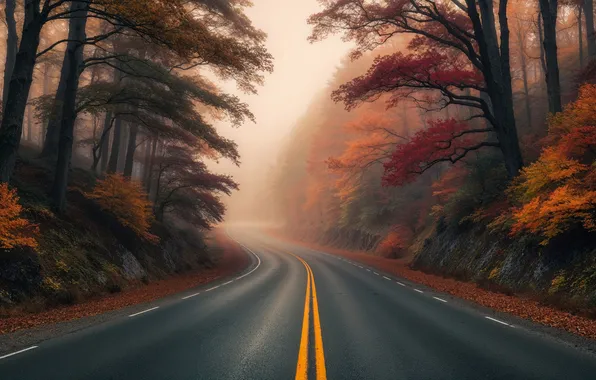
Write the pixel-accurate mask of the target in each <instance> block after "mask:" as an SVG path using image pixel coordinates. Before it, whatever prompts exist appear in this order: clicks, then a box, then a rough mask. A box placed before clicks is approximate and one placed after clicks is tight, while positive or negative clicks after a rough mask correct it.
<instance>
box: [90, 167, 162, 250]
mask: <svg viewBox="0 0 596 380" xmlns="http://www.w3.org/2000/svg"><path fill="white" fill-rule="evenodd" d="M86 196H87V197H88V198H89V199H93V200H94V201H95V202H97V204H98V205H99V206H100V207H101V208H102V209H103V210H105V211H107V212H109V213H111V214H112V215H114V216H115V217H116V219H118V221H119V222H120V223H121V224H122V225H123V226H125V227H128V228H130V229H131V230H133V231H134V232H135V233H136V234H137V235H139V236H141V237H143V238H144V239H146V240H149V241H151V242H152V243H154V244H156V243H157V242H158V241H159V238H158V237H157V236H155V235H152V234H151V233H149V229H150V227H151V222H152V221H153V211H152V206H151V202H150V201H149V199H148V198H147V193H145V191H144V190H143V188H142V186H141V183H140V182H138V181H133V180H129V179H126V178H125V177H124V176H122V175H121V174H108V175H107V176H106V178H105V179H103V180H99V181H97V184H96V185H95V188H94V189H93V191H92V192H91V193H87V194H86Z"/></svg>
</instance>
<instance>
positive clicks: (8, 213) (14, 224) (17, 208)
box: [0, 183, 39, 249]
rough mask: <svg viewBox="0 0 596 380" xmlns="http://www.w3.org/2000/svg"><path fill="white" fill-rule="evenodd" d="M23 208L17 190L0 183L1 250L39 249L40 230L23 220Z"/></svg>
mask: <svg viewBox="0 0 596 380" xmlns="http://www.w3.org/2000/svg"><path fill="white" fill-rule="evenodd" d="M22 211H23V206H21V205H20V204H19V197H18V196H17V193H16V190H14V189H12V190H11V189H9V188H8V185H7V184H6V183H0V248H1V249H11V248H14V247H31V248H36V247H37V241H36V240H35V236H36V235H37V234H38V233H39V229H38V228H37V226H36V225H35V224H32V223H30V222H29V221H28V220H27V219H24V218H21V216H20V215H21V212H22Z"/></svg>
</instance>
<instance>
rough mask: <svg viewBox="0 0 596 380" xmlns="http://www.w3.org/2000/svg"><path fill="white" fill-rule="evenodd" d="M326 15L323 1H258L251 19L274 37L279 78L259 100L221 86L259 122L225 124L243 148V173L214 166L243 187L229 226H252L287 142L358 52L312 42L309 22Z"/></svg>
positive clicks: (270, 43) (270, 79)
mask: <svg viewBox="0 0 596 380" xmlns="http://www.w3.org/2000/svg"><path fill="white" fill-rule="evenodd" d="M319 10H320V5H319V3H318V1H317V0H301V1H299V2H296V1H279V0H254V6H253V7H252V8H248V9H247V11H246V14H247V15H248V17H249V18H250V19H251V20H252V21H253V24H254V25H255V27H257V28H259V29H261V30H263V31H264V32H266V33H267V34H268V38H267V43H266V46H267V49H268V50H269V52H270V53H271V54H272V55H273V56H274V57H275V61H274V65H275V69H274V72H273V74H271V75H268V76H266V78H265V85H264V86H263V87H261V88H259V93H258V94H257V95H247V94H244V93H242V92H241V91H238V90H237V89H236V87H235V84H233V83H225V84H222V85H221V86H220V88H221V89H222V90H223V91H224V92H229V93H233V94H235V95H237V96H238V97H239V98H240V99H241V100H242V101H244V102H246V103H247V104H248V106H249V108H250V110H251V111H252V112H253V113H254V115H255V117H256V120H257V122H256V124H252V123H250V122H248V123H245V124H244V125H243V126H241V127H240V128H230V127H229V125H225V124H220V125H219V126H218V127H219V128H218V130H219V131H220V133H221V134H222V135H223V136H225V137H228V138H230V139H232V140H234V141H236V142H237V144H238V148H239V152H240V155H241V165H240V166H239V167H237V166H235V165H234V164H232V163H230V162H229V161H225V160H224V161H221V162H220V163H219V164H215V165H214V170H215V171H216V172H223V173H229V174H231V175H233V177H234V179H235V180H236V181H237V182H238V183H239V184H240V191H236V192H234V193H233V194H232V196H231V197H229V198H227V199H226V200H225V202H226V204H227V205H228V211H227V213H226V221H239V220H251V219H252V218H251V215H252V214H253V213H254V207H258V205H257V204H255V202H254V201H253V200H254V199H255V198H257V197H258V192H260V191H261V188H262V187H261V186H260V184H261V183H262V182H263V181H264V180H265V178H266V176H267V174H268V173H269V169H270V168H271V165H273V164H274V163H275V160H276V158H277V155H278V154H279V152H280V148H281V147H282V146H283V142H284V138H285V137H286V136H288V134H289V133H290V131H291V130H292V128H293V126H294V125H295V122H296V120H297V119H298V118H300V116H302V115H303V114H304V113H305V112H306V110H307V108H308V106H309V104H310V103H311V102H312V100H313V98H314V97H315V96H316V95H317V94H318V93H319V92H320V91H322V90H323V88H324V87H325V85H326V84H327V82H328V80H329V78H330V77H331V76H332V75H333V73H334V72H335V71H336V70H337V68H338V66H339V65H340V63H341V61H342V59H343V58H344V57H345V56H346V54H347V53H348V50H349V49H350V47H351V46H352V45H351V44H349V43H345V42H343V41H342V40H341V38H340V37H339V36H335V37H332V38H328V39H326V40H325V41H323V42H318V43H315V44H311V43H309V42H308V41H307V37H308V36H309V35H310V33H311V32H312V27H311V26H309V25H307V18H308V17H309V16H310V15H311V14H313V13H316V12H317V11H319Z"/></svg>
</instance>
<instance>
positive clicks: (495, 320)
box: [484, 316, 511, 327]
mask: <svg viewBox="0 0 596 380" xmlns="http://www.w3.org/2000/svg"><path fill="white" fill-rule="evenodd" d="M484 318H486V319H490V320H491V321H493V322H497V323H500V324H502V325H505V326H509V327H511V325H510V324H509V323H505V322H503V321H499V320H498V319H495V318H491V317H488V316H484Z"/></svg>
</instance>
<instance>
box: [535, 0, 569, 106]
mask: <svg viewBox="0 0 596 380" xmlns="http://www.w3.org/2000/svg"><path fill="white" fill-rule="evenodd" d="M539 4H540V14H541V15H542V24H543V26H544V54H545V59H546V90H547V92H548V109H549V111H550V112H551V113H557V112H561V111H562V110H563V105H562V103H561V81H560V79H559V58H558V56H557V12H558V11H559V2H558V0H539Z"/></svg>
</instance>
